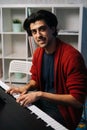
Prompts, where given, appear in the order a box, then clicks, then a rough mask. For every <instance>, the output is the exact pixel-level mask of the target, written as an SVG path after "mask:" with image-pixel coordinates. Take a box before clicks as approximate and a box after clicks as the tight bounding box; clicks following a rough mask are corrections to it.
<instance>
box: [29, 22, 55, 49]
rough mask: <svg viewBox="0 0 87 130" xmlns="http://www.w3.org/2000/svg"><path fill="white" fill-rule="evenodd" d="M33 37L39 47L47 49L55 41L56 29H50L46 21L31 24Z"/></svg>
mask: <svg viewBox="0 0 87 130" xmlns="http://www.w3.org/2000/svg"><path fill="white" fill-rule="evenodd" d="M30 30H31V33H32V36H33V38H34V40H35V42H36V44H37V45H38V46H39V47H43V48H45V47H46V46H48V45H50V43H51V41H52V39H53V37H54V36H53V33H54V29H52V28H50V27H49V26H48V25H47V24H46V23H45V21H44V20H38V21H36V22H34V23H31V24H30Z"/></svg>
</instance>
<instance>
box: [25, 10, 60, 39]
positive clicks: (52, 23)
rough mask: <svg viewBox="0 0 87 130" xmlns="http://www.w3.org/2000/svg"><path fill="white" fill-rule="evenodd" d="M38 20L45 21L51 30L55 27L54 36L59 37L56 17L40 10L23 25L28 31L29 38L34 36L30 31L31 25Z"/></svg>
mask: <svg viewBox="0 0 87 130" xmlns="http://www.w3.org/2000/svg"><path fill="white" fill-rule="evenodd" d="M37 20H44V21H45V22H46V24H47V25H48V26H49V27H50V28H51V27H55V32H54V34H53V35H54V36H56V35H57V24H58V20H57V18H56V16H55V15H54V14H53V13H51V12H50V11H47V10H39V11H37V12H35V13H32V14H31V15H30V16H29V17H28V18H26V19H25V21H24V23H23V28H24V29H25V30H26V31H27V33H28V35H29V36H32V34H31V30H30V24H31V23H34V22H36V21H37Z"/></svg>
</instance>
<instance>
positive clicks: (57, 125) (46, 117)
mask: <svg viewBox="0 0 87 130" xmlns="http://www.w3.org/2000/svg"><path fill="white" fill-rule="evenodd" d="M0 86H1V87H2V88H3V89H5V90H8V89H9V86H8V85H6V84H5V83H3V82H2V81H1V80H0ZM13 96H14V98H18V96H19V95H13ZM26 107H27V108H28V109H29V110H31V114H33V113H34V114H35V115H36V116H37V119H41V120H43V121H44V122H45V123H46V127H49V126H50V127H52V128H53V129H54V130H68V129H67V128H65V127H64V126H62V125H61V124H60V123H58V122H57V121H56V120H55V119H53V118H52V117H50V116H49V115H47V114H46V113H45V112H43V111H42V110H40V109H39V108H38V107H36V106H35V105H29V106H26Z"/></svg>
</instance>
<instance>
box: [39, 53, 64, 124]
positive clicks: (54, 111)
mask: <svg viewBox="0 0 87 130" xmlns="http://www.w3.org/2000/svg"><path fill="white" fill-rule="evenodd" d="M42 85H43V86H44V91H45V92H49V93H55V89H54V53H53V54H46V53H44V55H43V61H42ZM40 105H41V108H42V110H43V111H44V112H46V113H47V114H48V115H50V116H51V117H53V118H54V119H55V120H57V121H58V122H60V123H61V124H64V120H63V118H62V116H61V114H60V112H59V111H58V107H57V104H56V103H54V102H52V101H49V100H45V99H41V100H40Z"/></svg>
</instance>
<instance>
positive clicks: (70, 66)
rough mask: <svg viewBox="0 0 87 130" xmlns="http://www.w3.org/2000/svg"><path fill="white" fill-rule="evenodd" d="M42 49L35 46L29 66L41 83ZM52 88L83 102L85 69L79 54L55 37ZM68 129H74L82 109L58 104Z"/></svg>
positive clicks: (86, 76) (86, 86)
mask: <svg viewBox="0 0 87 130" xmlns="http://www.w3.org/2000/svg"><path fill="white" fill-rule="evenodd" d="M43 52H44V49H43V48H39V47H38V48H37V49H36V51H35V53H34V55H33V60H32V62H33V65H32V67H31V73H32V77H31V79H33V80H35V81H36V82H37V84H38V87H39V90H42V91H43V89H44V88H43V87H42V85H41V66H42V56H43ZM54 88H55V89H56V93H58V94H71V95H72V96H73V97H75V98H76V99H77V100H78V101H79V102H81V103H84V99H85V95H86V92H87V91H86V90H87V71H86V67H85V64H84V61H83V58H82V56H81V54H80V53H79V52H78V51H77V50H76V49H75V48H73V47H71V46H70V45H69V44H66V43H64V42H62V41H60V40H59V39H57V48H56V52H55V56H54ZM58 108H59V110H60V112H61V114H62V116H63V117H64V120H65V121H66V126H67V128H69V130H74V129H75V128H76V126H77V124H78V123H79V121H80V118H81V115H82V109H77V108H74V107H72V106H63V105H58Z"/></svg>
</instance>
